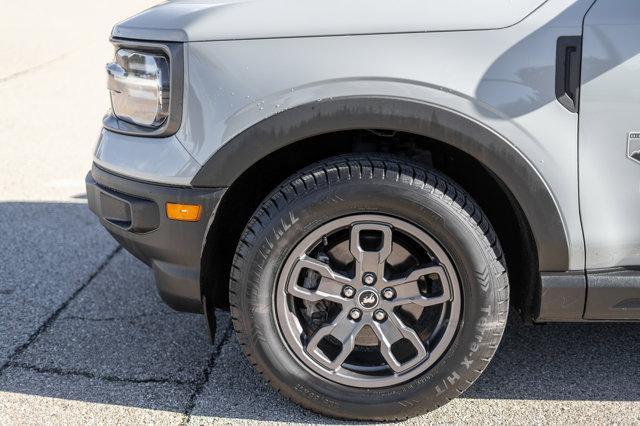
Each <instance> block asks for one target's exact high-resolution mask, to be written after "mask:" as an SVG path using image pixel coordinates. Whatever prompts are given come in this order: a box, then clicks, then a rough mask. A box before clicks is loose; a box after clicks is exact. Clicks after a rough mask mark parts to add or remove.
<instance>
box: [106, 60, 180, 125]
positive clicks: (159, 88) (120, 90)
mask: <svg viewBox="0 0 640 426" xmlns="http://www.w3.org/2000/svg"><path fill="white" fill-rule="evenodd" d="M169 82H170V78H169V60H168V59H167V57H165V56H164V55H162V54H159V53H146V52H137V51H133V50H130V49H119V50H118V51H117V52H116V55H115V60H114V61H113V62H111V63H109V64H107V87H108V89H109V92H110V95H111V109H112V111H113V114H114V115H115V116H116V117H117V118H119V119H120V120H123V121H126V122H128V123H131V124H135V125H138V126H145V127H151V128H157V127H160V126H161V125H162V124H163V123H164V122H165V121H166V120H167V117H168V115H169V102H170V88H169Z"/></svg>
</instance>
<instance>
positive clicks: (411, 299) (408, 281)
mask: <svg viewBox="0 0 640 426" xmlns="http://www.w3.org/2000/svg"><path fill="white" fill-rule="evenodd" d="M431 274H435V275H437V276H438V278H439V279H440V283H441V284H442V294H440V295H438V296H435V297H428V296H424V295H422V294H421V293H420V288H419V286H418V280H419V279H420V278H421V277H424V276H425V275H431ZM386 285H387V287H392V288H393V289H394V290H395V291H396V295H397V296H396V297H395V298H394V299H393V300H392V301H390V302H389V304H390V305H391V306H400V305H406V304H409V303H413V304H416V305H419V306H422V307H428V306H435V305H441V304H443V303H447V302H449V301H450V300H451V283H450V282H449V278H448V276H447V273H446V271H445V269H444V267H442V266H440V265H435V266H429V267H426V268H420V269H416V270H414V271H412V272H411V273H410V274H409V275H408V276H407V277H406V278H401V279H398V280H394V281H390V282H388V283H387V284H386Z"/></svg>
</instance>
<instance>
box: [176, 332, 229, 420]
mask: <svg viewBox="0 0 640 426" xmlns="http://www.w3.org/2000/svg"><path fill="white" fill-rule="evenodd" d="M232 332H233V326H232V325H231V323H229V325H227V328H226V329H225V330H224V334H223V335H222V339H220V343H218V344H217V345H216V347H215V348H214V350H213V352H212V353H211V357H210V358H209V362H208V363H207V366H206V367H205V369H204V370H203V372H202V377H201V378H200V380H198V381H197V382H196V384H195V389H194V391H193V393H192V394H191V396H190V397H189V401H188V402H187V405H186V407H185V410H184V416H185V417H184V419H183V421H182V422H181V425H187V424H189V422H190V421H191V413H192V412H193V410H194V408H195V407H196V400H197V399H198V397H199V396H200V395H201V394H202V391H203V390H204V387H205V385H206V384H207V383H208V382H209V377H210V376H211V372H212V371H213V369H214V368H215V366H216V362H217V361H218V356H219V355H220V352H222V348H223V347H224V345H225V344H226V343H227V342H228V341H229V338H230V337H231V334H232Z"/></svg>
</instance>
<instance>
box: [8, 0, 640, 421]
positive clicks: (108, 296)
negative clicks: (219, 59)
mask: <svg viewBox="0 0 640 426" xmlns="http://www.w3.org/2000/svg"><path fill="white" fill-rule="evenodd" d="M151 4H152V2H150V1H148V0H128V1H126V2H125V1H122V0H113V1H110V2H86V1H80V0H60V1H57V2H43V1H41V0H22V1H20V2H7V4H3V6H2V13H0V57H2V58H3V61H2V67H0V100H1V101H0V164H1V166H2V167H1V169H2V173H1V174H0V256H1V258H2V259H3V260H2V262H0V424H3V425H4V424H52V423H53V424H60V423H62V424H83V425H84V424H104V423H108V424H113V423H119V424H143V423H153V424H178V423H180V424H184V423H193V424H209V423H229V424H262V423H287V422H293V423H302V424H306V423H339V422H337V421H335V420H333V419H328V418H324V417H321V416H318V415H316V414H314V413H310V412H308V411H305V410H303V409H301V408H299V407H298V406H296V405H294V404H292V403H291V402H289V401H287V400H285V399H284V398H283V397H281V396H280V395H279V394H278V393H276V392H275V391H273V390H272V389H271V388H270V387H269V385H268V384H266V383H265V382H264V381H263V380H262V379H261V378H260V377H259V376H258V375H257V374H256V373H255V372H254V371H253V369H252V368H251V366H250V365H249V364H248V362H247V361H246V360H245V358H244V357H243V356H242V353H241V350H240V348H239V345H238V343H237V339H236V337H235V335H234V334H233V331H232V329H231V325H230V321H229V315H228V314H227V313H225V312H220V313H218V321H219V329H218V334H217V336H216V341H215V342H214V344H213V345H211V344H209V342H208V338H207V334H206V328H205V322H204V318H203V317H202V316H201V315H195V314H185V313H177V312H174V311H172V310H171V309H170V308H168V307H167V306H165V305H164V304H163V303H162V302H161V300H160V298H159V297H158V295H157V292H156V290H155V287H154V284H153V275H152V273H151V271H150V270H149V269H148V268H147V267H146V266H145V265H143V264H142V263H141V262H139V261H138V260H136V259H134V258H133V257H132V256H131V255H130V254H128V253H126V252H125V251H124V250H122V249H120V248H118V245H117V244H116V242H115V241H114V240H113V239H112V238H111V237H110V236H109V235H108V234H107V232H105V231H104V229H103V228H102V227H101V226H100V225H99V223H98V221H97V220H96V219H95V217H94V216H93V215H92V214H91V213H90V212H89V210H88V208H87V206H86V196H85V193H84V176H85V174H86V172H87V171H88V170H89V168H90V165H91V154H92V146H93V144H94V143H95V140H96V138H97V135H98V132H99V130H100V121H101V117H102V114H103V113H104V111H105V110H106V107H107V96H106V89H105V83H104V80H105V79H104V64H105V63H106V62H108V61H109V60H110V57H111V55H112V52H113V50H112V47H111V45H110V44H109V43H108V37H109V31H110V27H111V25H112V24H113V23H115V22H117V21H118V20H120V19H123V18H125V17H126V16H129V15H132V14H133V13H136V12H138V11H140V10H142V9H144V8H146V7H148V6H150V5H151ZM638 354H640V326H639V325H637V324H554V325H547V326H535V327H533V326H524V325H522V324H520V323H519V321H517V320H515V319H512V320H511V321H510V324H509V328H508V330H507V333H506V335H505V337H504V340H503V344H502V345H501V347H500V349H499V350H498V352H497V355H496V358H495V360H494V362H493V363H492V364H491V365H490V367H489V368H488V370H487V371H486V372H485V374H483V376H482V377H481V378H480V380H479V381H478V382H477V383H476V384H475V385H474V386H472V387H471V388H470V389H469V391H468V392H467V393H466V394H464V395H463V396H462V397H461V398H458V399H457V400H454V401H453V402H452V403H450V404H449V405H447V406H445V407H443V408H441V409H439V410H437V411H435V412H433V413H431V414H428V415H426V416H422V417H419V418H416V419H412V420H410V421H409V422H407V423H408V424H425V423H476V424H478V423H481V424H488V423H514V424H530V423H545V424H546V423H549V424H553V423H556V424H558V423H562V424H564V423H574V424H575V423H624V424H629V423H640V356H639V355H638Z"/></svg>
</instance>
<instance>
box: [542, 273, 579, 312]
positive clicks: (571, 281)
mask: <svg viewBox="0 0 640 426" xmlns="http://www.w3.org/2000/svg"><path fill="white" fill-rule="evenodd" d="M586 295H587V280H586V278H585V274H584V271H569V272H556V273H542V274H540V299H539V301H540V302H539V311H538V315H537V316H536V318H535V320H536V321H537V322H563V321H570V322H571V321H581V320H582V314H583V313H584V304H585V300H586Z"/></svg>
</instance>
